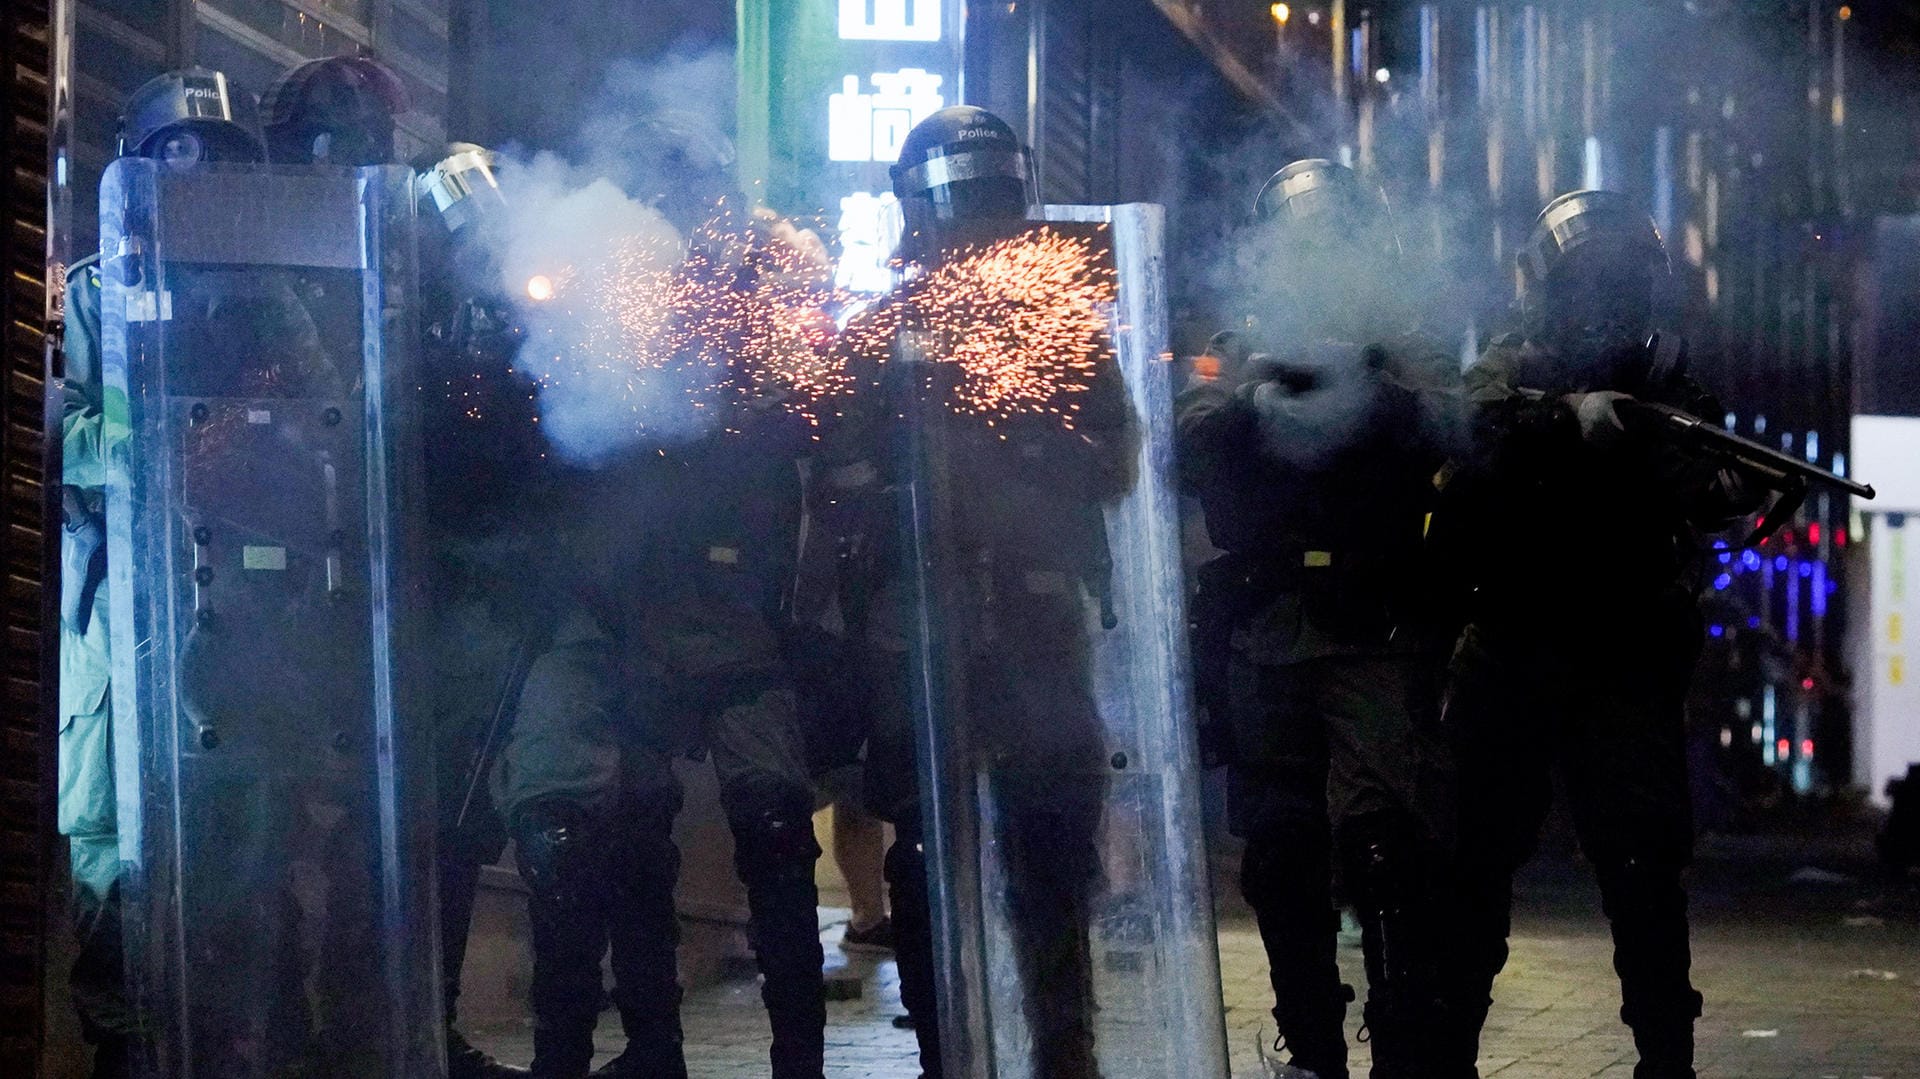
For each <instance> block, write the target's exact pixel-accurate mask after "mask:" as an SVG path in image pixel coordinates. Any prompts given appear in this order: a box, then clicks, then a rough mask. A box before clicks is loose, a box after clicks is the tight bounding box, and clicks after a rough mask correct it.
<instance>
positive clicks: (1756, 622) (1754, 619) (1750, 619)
mask: <svg viewBox="0 0 1920 1079" xmlns="http://www.w3.org/2000/svg"><path fill="white" fill-rule="evenodd" d="M1747 628H1748V629H1759V628H1760V616H1759V615H1757V614H1750V615H1748V616H1747Z"/></svg>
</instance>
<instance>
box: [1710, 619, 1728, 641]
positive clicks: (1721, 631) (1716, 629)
mask: <svg viewBox="0 0 1920 1079" xmlns="http://www.w3.org/2000/svg"><path fill="white" fill-rule="evenodd" d="M1707 633H1708V634H1709V635H1710V636H1714V637H1724V636H1726V635H1727V627H1725V626H1723V625H1721V624H1719V623H1718V622H1716V623H1714V624H1713V625H1711V626H1708V627H1707Z"/></svg>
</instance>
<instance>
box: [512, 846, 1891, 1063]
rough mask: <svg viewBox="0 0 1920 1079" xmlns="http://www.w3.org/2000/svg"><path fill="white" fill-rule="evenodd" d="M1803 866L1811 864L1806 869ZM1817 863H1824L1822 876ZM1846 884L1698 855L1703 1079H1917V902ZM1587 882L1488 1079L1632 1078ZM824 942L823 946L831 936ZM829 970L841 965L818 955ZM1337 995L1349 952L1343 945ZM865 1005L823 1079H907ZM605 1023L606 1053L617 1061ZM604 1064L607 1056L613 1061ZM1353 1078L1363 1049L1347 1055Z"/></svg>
mask: <svg viewBox="0 0 1920 1079" xmlns="http://www.w3.org/2000/svg"><path fill="white" fill-rule="evenodd" d="M1814 861H1815V862H1816V863H1817V862H1818V858H1817V857H1816V858H1815V859H1814ZM1828 864H1831V863H1830V862H1829V863H1828ZM1846 869H1847V870H1849V873H1848V875H1847V877H1846V879H1843V880H1836V879H1833V877H1832V876H1830V875H1828V873H1827V871H1825V870H1813V871H1809V870H1808V869H1807V867H1806V866H1804V865H1801V864H1797V862H1796V852H1795V851H1793V850H1791V849H1786V850H1781V849H1776V846H1775V845H1769V844H1752V843H1749V844H1746V845H1745V846H1743V845H1742V844H1740V843H1734V842H1728V841H1721V842H1719V843H1716V844H1710V845H1709V846H1708V848H1707V850H1706V851H1705V853H1704V855H1703V857H1702V860H1701V865H1700V866H1699V867H1698V868H1697V869H1696V871H1695V874H1694V891H1695V897H1696V898H1695V902H1694V909H1695V914H1696V919H1695V921H1696V929H1695V947H1694V951H1695V973H1696V981H1697V983H1698V985H1699V987H1700V988H1701V990H1702V991H1703V992H1704V993H1705V994H1706V998H1707V1013H1706V1016H1705V1018H1703V1019H1702V1021H1701V1024H1700V1027H1699V1035H1700V1039H1699V1040H1700V1047H1701V1048H1700V1061H1701V1068H1700V1074H1701V1076H1702V1077H1703V1079H1734V1077H1739V1079H1826V1077H1833V1079H1868V1077H1876V1076H1877V1077H1881V1079H1896V1077H1901V1079H1920V900H1917V899H1916V896H1915V886H1914V885H1913V884H1911V883H1909V884H1905V885H1888V884H1886V883H1884V882H1880V881H1877V880H1875V879H1873V878H1872V877H1871V876H1870V875H1869V874H1868V873H1867V871H1866V870H1865V869H1864V868H1862V867H1860V866H1858V865H1849V866H1847V867H1846ZM1598 908H1599V904H1598V901H1597V898H1596V897H1595V895H1594V893H1593V892H1592V889H1591V886H1590V885H1589V884H1588V883H1587V881H1586V877H1585V874H1584V873H1583V872H1581V871H1580V870H1579V869H1578V868H1577V866H1576V865H1575V862H1574V860H1573V859H1572V858H1571V857H1569V856H1566V855H1565V854H1564V853H1563V854H1561V855H1558V856H1555V855H1551V854H1550V855H1548V856H1545V857H1543V859H1542V864H1541V865H1540V866H1537V867H1535V868H1534V869H1533V870H1530V872H1529V873H1528V875H1527V876H1526V877H1525V878H1524V879H1523V880H1522V881H1521V882H1520V902H1519V908H1518V911H1517V914H1516V933H1515V938H1514V942H1513V958H1512V960H1511V962H1510V963H1509V965H1508V968H1507V971H1506V973H1505V974H1504V975H1503V976H1502V978H1501V981H1500V983H1499V985H1498V986H1497V988H1496V997H1497V998H1498V1001H1497V1003H1496V1005H1495V1008H1494V1012H1493V1015H1492V1017H1491V1019H1490V1020H1489V1022H1488V1027H1487V1035H1486V1038H1485V1040H1484V1042H1483V1046H1482V1048H1483V1052H1482V1055H1481V1065H1480V1066H1481V1073H1482V1075H1483V1076H1485V1077H1487V1079H1493V1077H1498V1079H1561V1077H1569V1076H1573V1077H1584V1076H1599V1077H1605V1079H1628V1077H1630V1076H1631V1074H1632V1071H1633V1059H1634V1057H1633V1046H1632V1042H1631V1041H1630V1039H1629V1038H1628V1036H1627V1033H1626V1030H1625V1028H1624V1027H1622V1026H1621V1025H1620V1023H1619V1021H1618V1018H1617V1011H1618V1007H1619V1003H1618V996H1617V988H1616V985H1615V982H1614V980H1613V976H1612V970H1611V966H1610V964H1611V948H1610V944H1609V941H1608V938H1607V934H1606V927H1605V923H1604V922H1603V921H1601V920H1600V918H1599V916H1598ZM839 932H840V930H839V928H837V927H835V928H831V929H829V930H828V932H827V934H826V939H827V940H828V941H829V943H831V942H832V941H834V940H837V939H838V936H839ZM1220 952H1221V965H1222V972H1223V976H1224V980H1225V992H1226V1001H1227V1006H1228V1007H1227V1024H1228V1029H1229V1039H1230V1049H1231V1053H1232V1060H1233V1079H1262V1077H1264V1076H1265V1075H1266V1074H1267V1072H1266V1070H1265V1069H1264V1068H1263V1066H1262V1064H1261V1060H1260V1050H1259V1046H1260V1043H1261V1042H1262V1041H1263V1040H1264V1039H1266V1038H1268V1037H1270V1031H1269V1030H1266V1029H1264V1028H1263V1027H1262V1023H1263V1021H1266V1020H1267V1016H1266V1014H1265V1009H1266V1008H1267V1007H1268V1006H1269V1000H1268V994H1269V993H1270V990H1269V988H1268V984H1267V977H1266V963H1265V959H1264V957H1263V955H1262V953H1261V950H1260V946H1259V941H1258V939H1257V937H1256V936H1255V934H1254V932H1253V929H1252V925H1251V923H1250V921H1248V920H1247V919H1246V918H1245V916H1244V914H1242V913H1236V912H1235V911H1233V910H1231V909H1230V910H1228V911H1227V912H1226V913H1225V914H1224V916H1223V919H1222V928H1221V933H1220ZM829 956H830V957H831V958H830V962H833V963H837V962H843V961H844V960H843V959H842V957H840V956H839V955H838V954H837V949H833V948H831V947H830V948H829ZM1341 963H1342V966H1343V968H1345V970H1346V971H1347V976H1348V980H1349V981H1350V982H1352V983H1354V984H1361V972H1360V963H1359V953H1358V950H1357V947H1356V944H1355V942H1354V941H1352V940H1350V939H1349V940H1346V941H1344V942H1343V946H1342V949H1341ZM853 964H854V968H855V969H857V970H859V971H861V972H863V973H864V975H865V984H864V992H863V995H862V996H861V997H860V998H859V999H857V1000H852V1001H844V1002H835V1003H833V1004H831V1005H829V1008H828V1013H829V1023H830V1029H829V1031H828V1069H827V1074H828V1076H829V1077H830V1079H913V1077H914V1076H916V1075H917V1074H918V1072H917V1070H916V1069H915V1067H914V1062H913V1037H912V1034H911V1032H909V1031H903V1030H897V1029H895V1028H894V1027H893V1026H892V1024H891V1019H892V1017H893V1016H895V1015H897V1014H899V1011H900V1007H899V992H898V985H897V980H896V978H895V975H894V970H893V964H892V963H891V962H881V963H872V962H870V961H866V960H861V959H855V960H853ZM685 1016H686V1025H687V1037H688V1044H687V1056H688V1060H689V1063H690V1065H691V1067H692V1070H693V1074H694V1075H695V1076H701V1077H713V1079H721V1077H725V1079H746V1077H754V1076H759V1075H764V1074H766V1072H765V1065H764V1063H763V1061H764V1057H763V1055H762V1054H763V1051H764V1046H765V1044H766V1037H767V1035H766V1019H765V1015H764V1013H763V1012H762V1011H761V1009H760V1003H759V996H758V991H757V987H756V986H755V984H754V983H753V982H751V981H735V982H730V983H725V984H723V985H721V986H718V987H715V988H712V989H708V990H704V991H702V992H699V993H696V994H693V995H691V996H690V997H689V998H688V1000H687V1002H686V1007H685ZM476 1033H477V1034H479V1035H481V1036H482V1040H484V1041H485V1042H486V1043H487V1044H488V1045H489V1047H490V1048H492V1049H494V1050H495V1051H496V1052H498V1053H500V1054H501V1055H502V1056H503V1057H504V1058H507V1059H516V1060H520V1061H524V1060H525V1059H526V1057H527V1055H528V1053H529V1051H530V1048H531V1046H530V1044H529V1043H528V1040H527V1037H526V1035H525V1033H524V1031H480V1032H476ZM617 1040H618V1025H617V1023H616V1022H615V1021H614V1019H613V1017H612V1016H611V1015H609V1016H608V1017H607V1018H606V1021H605V1022H604V1023H603V1024H602V1027H601V1043H602V1045H603V1046H605V1047H608V1048H609V1050H611V1048H613V1047H614V1046H615V1045H616V1043H617ZM608 1055H610V1053H609V1054H608ZM1356 1057H1357V1060H1356V1063H1357V1064H1359V1065H1360V1067H1358V1068H1357V1069H1356V1074H1357V1075H1364V1074H1365V1068H1364V1063H1365V1060H1366V1049H1365V1046H1364V1045H1362V1046H1359V1047H1358V1048H1357V1051H1356Z"/></svg>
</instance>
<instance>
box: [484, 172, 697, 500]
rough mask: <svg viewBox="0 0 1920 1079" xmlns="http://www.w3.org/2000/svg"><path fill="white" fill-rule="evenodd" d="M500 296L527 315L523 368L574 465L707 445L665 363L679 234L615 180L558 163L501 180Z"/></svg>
mask: <svg viewBox="0 0 1920 1079" xmlns="http://www.w3.org/2000/svg"><path fill="white" fill-rule="evenodd" d="M500 184H501V189H502V191H503V192H504V193H505V194H506V196H507V206H508V210H507V215H506V220H505V221H504V222H503V227H501V228H500V229H499V230H497V232H496V233H495V237H496V242H497V243H498V246H499V249H498V251H497V252H496V257H497V260H498V264H499V266H500V271H501V281H500V287H501V289H502V290H503V292H504V294H505V295H507V296H509V297H512V298H513V299H514V300H515V301H516V302H517V303H518V304H519V306H520V310H521V312H522V317H523V318H524V320H525V322H526V324H527V329H528V333H527V340H526V343H525V344H524V345H522V346H521V349H520V355H519V357H518V361H517V365H518V367H519V368H520V370H521V371H522V372H523V373H524V374H526V375H527V376H528V377H529V378H531V379H532V380H533V381H534V383H535V384H536V385H537V386H538V387H539V399H540V422H541V427H542V429H543V430H544V432H545V434H546V436H547V439H548V441H549V442H551V443H552V445H553V447H554V448H555V450H556V451H557V452H559V453H560V454H561V456H563V457H564V458H566V459H568V460H570V461H573V462H575V463H579V464H587V465H593V464H598V463H601V462H604V461H605V460H607V459H609V458H611V457H613V456H615V455H617V454H619V453H620V452H621V451H623V450H627V449H630V448H632V447H634V446H636V445H638V444H640V443H641V442H642V441H643V440H645V439H648V438H665V439H675V440H677V439H684V438H687V437H691V436H694V435H697V434H698V433H699V432H700V430H701V429H702V424H703V419H704V418H703V417H702V416H700V415H699V414H698V412H697V411H696V410H695V409H693V408H692V407H691V406H690V404H689V402H688V399H687V394H686V387H685V386H684V385H683V384H679V383H677V382H676V381H675V378H676V376H675V372H674V371H673V369H672V366H671V365H670V364H667V363H663V362H661V361H662V354H661V350H662V349H663V348H664V347H666V342H667V331H668V328H669V327H668V325H667V322H668V315H669V313H670V312H669V308H668V303H667V294H668V282H669V281H670V279H671V276H672V272H673V268H674V266H675V265H676V264H677V263H678V262H679V260H680V252H681V247H682V244H681V237H680V234H679V233H678V232H677V231H676V230H675V229H674V228H673V226H672V225H670V224H668V223H667V221H666V219H665V218H664V217H662V216H661V215H660V214H659V213H658V212H657V211H655V210H654V209H653V208H651V207H649V206H646V205H644V204H642V203H640V202H638V201H636V200H635V199H633V198H631V197H629V196H628V195H627V194H626V193H625V192H623V191H621V190H620V189H619V188H618V187H616V186H614V184H613V182H612V181H611V180H608V179H605V178H603V177H595V176H592V175H590V174H588V173H586V172H585V171H583V170H576V169H574V168H572V167H570V166H568V165H567V163H566V162H564V161H562V160H561V159H560V158H558V157H556V156H554V155H552V154H540V155H537V156H535V157H534V158H532V159H531V160H529V161H525V162H516V161H512V160H509V161H507V162H506V163H504V164H503V165H502V167H501V170H500Z"/></svg>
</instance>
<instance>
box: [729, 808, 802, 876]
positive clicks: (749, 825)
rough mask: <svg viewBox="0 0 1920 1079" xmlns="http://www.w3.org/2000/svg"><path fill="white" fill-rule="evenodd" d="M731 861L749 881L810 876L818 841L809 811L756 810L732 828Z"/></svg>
mask: <svg viewBox="0 0 1920 1079" xmlns="http://www.w3.org/2000/svg"><path fill="white" fill-rule="evenodd" d="M733 843H734V861H735V864H736V865H737V866H738V868H739V870H740V877H741V879H742V880H744V881H746V882H747V883H749V884H752V883H754V882H756V881H763V880H789V879H793V880H798V879H805V880H807V881H809V882H810V881H812V880H813V863H814V862H815V861H816V860H817V859H818V858H819V857H820V844H819V842H818V841H817V840H815V839H814V837H813V816H812V814H810V813H781V812H778V811H772V812H765V813H760V814H756V815H755V816H753V817H750V818H748V819H746V820H743V821H737V822H736V826H735V827H734V829H733Z"/></svg>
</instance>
